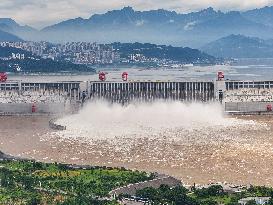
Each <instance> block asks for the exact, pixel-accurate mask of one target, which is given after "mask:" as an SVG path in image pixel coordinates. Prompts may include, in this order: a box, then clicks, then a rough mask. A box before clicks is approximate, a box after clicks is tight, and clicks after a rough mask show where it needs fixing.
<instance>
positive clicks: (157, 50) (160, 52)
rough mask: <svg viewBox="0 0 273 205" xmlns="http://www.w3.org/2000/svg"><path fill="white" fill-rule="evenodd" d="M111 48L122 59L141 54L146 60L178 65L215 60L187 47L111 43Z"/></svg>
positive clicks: (213, 61) (212, 61)
mask: <svg viewBox="0 0 273 205" xmlns="http://www.w3.org/2000/svg"><path fill="white" fill-rule="evenodd" d="M112 46H113V48H114V49H115V50H118V51H119V53H120V55H121V57H122V58H128V56H130V55H132V54H134V55H135V54H141V55H143V56H145V58H148V59H153V58H157V59H166V60H171V61H177V62H179V63H211V64H213V63H215V61H216V58H215V57H213V56H211V55H208V54H206V53H203V52H201V51H200V50H197V49H192V48H188V47H185V48H184V47H173V46H165V45H155V44H150V43H145V44H142V43H113V44H112Z"/></svg>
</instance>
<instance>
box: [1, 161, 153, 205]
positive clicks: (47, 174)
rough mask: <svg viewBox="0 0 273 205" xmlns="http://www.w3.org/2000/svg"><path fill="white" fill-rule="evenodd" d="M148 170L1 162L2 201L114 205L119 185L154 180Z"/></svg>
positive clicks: (3, 202) (30, 162)
mask: <svg viewBox="0 0 273 205" xmlns="http://www.w3.org/2000/svg"><path fill="white" fill-rule="evenodd" d="M152 177H153V176H148V175H147V174H146V173H145V172H138V171H134V172H133V171H129V170H125V169H118V168H106V167H104V168H100V167H90V168H88V169H85V168H72V167H70V166H67V165H62V164H45V163H41V162H32V161H12V160H3V161H0V204H58V205H61V204H63V205H68V204H69V205H70V204H75V205H76V204H83V205H84V204H96V205H100V204H101V205H106V204H107V205H114V204H116V202H115V201H111V200H109V199H108V198H105V197H107V195H108V193H109V192H110V191H111V190H112V189H114V188H117V187H120V186H124V185H127V184H129V183H136V182H140V181H144V180H147V179H151V178H152Z"/></svg>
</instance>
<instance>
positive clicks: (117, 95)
mask: <svg viewBox="0 0 273 205" xmlns="http://www.w3.org/2000/svg"><path fill="white" fill-rule="evenodd" d="M89 98H91V99H105V100H108V101H111V102H116V103H127V102H131V101H140V102H145V101H153V100H156V99H170V100H180V101H203V102H209V101H213V100H214V83H213V82H91V83H90V91H89Z"/></svg>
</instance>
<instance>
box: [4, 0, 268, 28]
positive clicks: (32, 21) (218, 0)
mask: <svg viewBox="0 0 273 205" xmlns="http://www.w3.org/2000/svg"><path fill="white" fill-rule="evenodd" d="M271 5H273V0H0V17H2V18H13V19H14V20H16V21H17V22H18V23H20V24H21V25H26V24H27V25H30V26H33V27H35V28H43V27H45V26H47V25H52V24H55V23H58V22H61V21H63V20H67V19H71V18H77V17H82V18H89V17H90V16H91V15H93V14H96V13H104V12H106V11H109V10H112V9H120V8H123V7H124V6H131V7H133V8H134V9H135V10H141V11H142V10H151V9H167V10H173V11H177V12H179V13H188V12H191V11H198V10H201V9H204V8H207V7H213V8H214V9H216V10H222V11H229V10H248V9H253V8H261V7H264V6H271Z"/></svg>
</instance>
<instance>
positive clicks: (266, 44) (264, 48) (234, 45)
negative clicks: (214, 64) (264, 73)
mask: <svg viewBox="0 0 273 205" xmlns="http://www.w3.org/2000/svg"><path fill="white" fill-rule="evenodd" d="M272 44H273V42H272V41H271V40H263V39H259V38H253V37H247V36H243V35H229V36H226V37H224V38H220V39H218V40H216V41H213V42H211V43H208V44H207V45H205V46H204V47H202V48H201V50H203V51H204V52H207V53H208V54H210V55H214V56H217V57H222V58H273V47H272Z"/></svg>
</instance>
